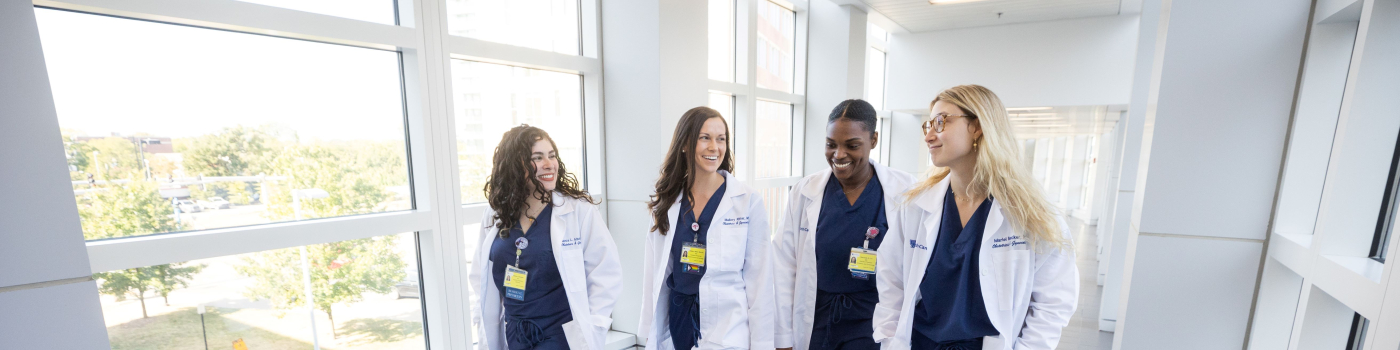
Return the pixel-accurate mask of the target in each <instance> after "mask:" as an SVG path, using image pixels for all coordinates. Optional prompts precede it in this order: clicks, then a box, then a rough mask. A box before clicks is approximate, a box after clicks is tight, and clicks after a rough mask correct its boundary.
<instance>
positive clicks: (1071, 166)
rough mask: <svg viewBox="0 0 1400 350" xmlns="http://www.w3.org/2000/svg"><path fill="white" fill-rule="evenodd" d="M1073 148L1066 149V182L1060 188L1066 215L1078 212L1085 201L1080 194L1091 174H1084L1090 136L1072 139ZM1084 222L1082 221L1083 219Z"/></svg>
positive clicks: (1079, 136)
mask: <svg viewBox="0 0 1400 350" xmlns="http://www.w3.org/2000/svg"><path fill="white" fill-rule="evenodd" d="M1069 142H1070V143H1071V146H1070V147H1067V148H1066V149H1065V152H1066V153H1067V154H1065V181H1064V184H1063V185H1060V187H1062V188H1064V190H1063V191H1062V192H1063V193H1064V196H1063V197H1061V198H1064V199H1063V200H1061V201H1060V202H1062V203H1064V204H1065V206H1064V207H1065V211H1064V212H1065V213H1066V214H1067V215H1068V214H1070V213H1074V212H1078V211H1079V205H1080V204H1081V203H1082V202H1083V201H1084V199H1085V198H1082V197H1083V196H1081V195H1080V194H1081V193H1083V191H1082V190H1083V188H1084V177H1085V176H1088V175H1090V174H1085V173H1084V164H1085V162H1086V161H1087V160H1086V159H1085V157H1084V156H1085V155H1086V154H1087V150H1088V148H1089V136H1088V135H1078V136H1074V137H1072V138H1070V141H1069ZM1081 220H1082V219H1081Z"/></svg>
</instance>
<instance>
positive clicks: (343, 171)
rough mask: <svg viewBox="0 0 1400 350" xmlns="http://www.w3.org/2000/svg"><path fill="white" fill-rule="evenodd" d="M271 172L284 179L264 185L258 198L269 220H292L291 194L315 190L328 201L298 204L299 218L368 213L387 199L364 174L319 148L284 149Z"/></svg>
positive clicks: (327, 150) (300, 146)
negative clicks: (293, 191)
mask: <svg viewBox="0 0 1400 350" xmlns="http://www.w3.org/2000/svg"><path fill="white" fill-rule="evenodd" d="M271 170H272V174H276V175H281V176H287V177H288V179H287V180H284V181H279V182H277V183H274V184H269V185H267V186H266V187H267V191H268V193H264V194H262V197H261V198H260V200H261V201H262V202H263V203H267V214H266V215H268V216H269V218H270V219H273V220H286V219H291V218H293V217H294V216H295V214H294V213H295V212H296V209H297V208H293V207H292V204H293V203H292V202H293V201H292V190H299V189H310V188H319V189H322V190H325V191H326V192H327V193H329V194H330V197H328V198H319V199H312V200H304V201H301V208H300V210H301V213H302V218H320V217H333V216H343V215H353V214H365V213H371V212H374V211H375V207H376V206H378V205H379V203H380V202H382V201H384V199H385V198H388V197H389V194H388V193H386V191H385V190H384V188H383V187H381V186H376V185H375V184H374V183H373V182H372V181H371V180H369V179H368V175H367V174H366V173H365V172H364V171H362V170H361V169H355V168H351V167H350V166H349V163H348V162H347V161H346V160H345V159H344V158H343V157H342V156H340V155H337V154H336V153H335V152H332V150H331V149H329V148H326V147H323V146H316V145H310V146H307V145H296V146H292V147H288V148H287V149H286V150H284V151H283V152H282V153H281V154H280V155H278V156H277V158H276V159H274V160H273V162H272V167H271Z"/></svg>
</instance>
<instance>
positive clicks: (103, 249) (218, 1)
mask: <svg viewBox="0 0 1400 350" xmlns="http://www.w3.org/2000/svg"><path fill="white" fill-rule="evenodd" d="M33 5H34V6H35V7H42V8H50V9H57V10H65V11H74V12H80V13H87V14H95V15H104V16H113V17H119V18H124V19H131V20H142V21H150V22H157V23H164V24H170V25H183V26H192V27H198V28H206V29H215V30H223V31H231V32H236V33H244V34H253V35H263V36H271V37H279V38H288V39H297V40H306V41H313V42H321V43H330V44H339V45H347V46H353V47H361V48H370V49H379V50H388V51H395V52H397V53H398V54H399V69H400V81H399V83H400V84H401V91H402V97H401V98H402V99H403V106H404V115H403V118H404V123H405V125H406V128H405V147H406V152H407V154H406V155H405V161H406V163H407V165H408V177H409V183H410V184H411V189H412V190H411V196H412V198H413V209H411V210H407V211H398V212H387V213H374V214H364V215H354V216H342V217H332V218H322V219H311V220H303V221H294V222H280V223H270V224H260V225H254V226H240V227H229V228H220V229H212V230H201V231H185V232H175V233H171V234H162V235H148V236H136V237H127V238H119V239H109V240H100V241H90V242H86V247H87V252H88V261H89V266H90V268H91V269H92V271H95V272H104V271H114V270H122V269H129V268H137V267H145V266H153V265H161V264H169V263H176V262H182V261H189V260H196V259H202V258H212V257H220V256H228V255H235V254H244V253H253V252H261V251H267V250H273V249H282V248H292V247H298V246H306V245H313V244H322V243H330V242H337V241H344V240H350V239H359V238H367V237H376V236H383V235H392V234H398V233H403V232H414V233H415V235H416V237H417V246H416V247H415V248H416V251H417V252H418V256H417V261H416V263H417V264H418V267H417V271H418V274H419V276H420V279H419V280H420V281H421V282H420V288H421V289H420V295H421V296H422V297H421V298H420V302H421V303H422V310H423V318H424V321H425V322H424V324H423V327H424V338H425V346H426V348H429V349H458V348H470V347H472V344H473V339H472V335H471V332H470V331H469V329H470V328H471V317H470V310H471V306H470V305H469V302H468V300H469V298H468V295H467V293H468V291H467V289H466V288H462V286H465V285H466V284H467V283H466V282H467V276H468V274H469V272H470V268H468V266H470V265H468V262H469V260H470V258H471V257H470V256H467V253H466V252H465V251H464V248H465V247H466V244H465V243H466V240H468V239H474V237H475V235H472V234H468V233H466V232H463V226H466V225H472V224H477V223H480V221H481V214H482V212H483V211H484V210H485V208H486V207H487V205H486V204H484V203H479V204H473V205H463V204H462V199H461V195H460V193H461V191H460V189H459V187H460V186H459V184H460V179H459V176H460V174H459V173H458V171H457V166H458V163H457V149H456V148H457V147H456V129H455V125H454V124H455V118H454V113H453V106H452V104H453V101H452V98H451V97H452V94H451V91H452V86H451V74H450V69H451V68H450V65H451V61H450V60H451V59H467V60H472V61H480V62H487V63H497V64H504V65H511V66H518V67H526V68H533V69H541V70H549V71H558V72H566V73H572V74H578V75H580V76H581V80H580V83H581V84H582V85H583V86H582V89H581V90H582V99H583V111H582V112H583V113H582V115H583V118H582V119H581V120H580V122H581V123H583V135H582V136H583V139H584V145H583V146H584V157H585V159H584V160H583V162H584V163H583V164H584V169H580V170H578V172H579V175H581V176H583V178H584V182H585V184H586V186H587V188H588V189H589V190H590V192H591V193H592V195H593V196H594V198H595V199H599V200H606V192H605V186H606V184H605V182H604V179H605V178H606V174H605V169H604V167H603V163H602V162H601V161H599V160H601V159H603V146H602V145H603V143H602V140H601V138H598V137H590V136H591V135H602V128H603V125H602V112H603V111H602V62H601V60H600V37H599V31H600V21H599V16H600V13H599V7H598V0H579V24H580V32H579V37H580V46H581V52H580V54H579V55H566V54H560V53H555V52H552V51H543V50H536V49H530V48H524V47H518V46H512V45H508V44H502V43H495V42H489V41H484V40H479V39H472V38H465V37H457V36H452V35H449V34H448V30H447V13H446V10H445V8H446V2H445V0H433V1H414V0H399V1H397V2H395V13H396V17H397V18H396V20H397V23H398V25H388V24H379V23H373V22H366V21H360V20H355V19H349V18H343V17H336V16H331V15H323V14H317V13H311V12H303V11H298V10H291V9H286V8H281V7H274V6H267V5H260V4H255V3H247V2H241V1H233V0H149V1H139V2H137V1H107V0H35V1H34V2H33ZM449 189H450V190H449ZM68 195H70V194H67V193H65V194H63V195H62V196H57V197H54V198H49V199H44V200H63V201H71V199H70V198H68V197H67V196H68ZM69 203H71V202H69ZM69 205H71V204H69ZM604 210H606V209H604ZM468 236H470V237H471V238H468Z"/></svg>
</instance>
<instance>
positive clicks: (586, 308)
mask: <svg viewBox="0 0 1400 350" xmlns="http://www.w3.org/2000/svg"><path fill="white" fill-rule="evenodd" d="M553 196H554V203H555V207H554V208H553V212H552V213H551V214H550V223H549V230H550V241H551V242H550V244H552V245H553V246H554V262H555V264H556V265H558V266H559V276H560V277H561V278H562V279H563V280H564V292H565V294H566V295H567V296H568V299H569V310H570V313H572V314H573V318H574V320H573V321H570V322H568V323H565V324H564V333H565V338H566V339H567V340H568V343H569V348H571V349H577V350H585V349H587V350H602V349H603V344H604V341H605V340H606V339H607V333H608V329H609V328H611V327H612V309H613V306H614V305H615V304H616V302H617V296H618V295H619V294H621V293H622V263H621V262H620V261H619V260H618V257H617V245H615V244H613V239H612V234H611V233H609V232H608V227H607V225H606V224H605V222H604V221H603V216H602V214H599V212H598V206H597V205H594V204H592V203H588V202H585V201H582V200H578V199H574V198H569V197H565V196H563V195H560V194H559V193H557V192H555V193H553ZM493 215H495V211H494V210H491V209H487V210H486V212H485V213H483V214H482V219H481V234H480V236H478V237H477V241H478V242H480V244H479V245H478V249H477V251H476V258H475V259H476V260H475V264H474V266H472V269H471V274H470V277H469V278H468V279H469V282H468V283H469V286H470V287H471V288H472V299H473V300H472V301H473V302H474V303H475V307H473V308H472V325H473V327H477V330H478V331H480V334H481V337H482V338H484V339H481V340H480V341H478V342H477V349H479V350H504V349H506V342H505V327H503V326H504V325H505V322H504V321H503V320H502V318H501V317H502V316H501V315H502V313H503V311H504V309H503V307H502V306H501V294H500V290H499V289H497V288H496V286H495V285H494V284H495V279H494V278H492V276H491V265H492V262H491V243H492V242H493V241H494V240H496V239H498V236H497V229H496V226H495V225H493V224H491V223H492V221H493V218H492V216H493ZM483 321H485V322H483Z"/></svg>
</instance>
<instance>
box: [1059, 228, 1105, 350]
mask: <svg viewBox="0 0 1400 350" xmlns="http://www.w3.org/2000/svg"><path fill="white" fill-rule="evenodd" d="M1066 220H1067V221H1068V222H1069V229H1070V231H1071V232H1072V234H1073V235H1074V250H1075V255H1076V258H1077V260H1078V261H1076V262H1075V265H1078V267H1079V308H1078V309H1075V310H1074V316H1072V317H1070V319H1069V326H1066V327H1065V330H1064V334H1063V335H1062V336H1061V338H1060V346H1059V349H1062V350H1109V349H1112V348H1113V332H1103V331H1099V321H1098V318H1099V317H1098V316H1099V300H1100V299H1101V298H1102V295H1103V287H1100V286H1099V285H1098V282H1097V281H1096V272H1095V271H1096V270H1097V265H1098V262H1096V261H1094V256H1095V255H1096V254H1097V253H1096V252H1097V250H1098V247H1097V243H1098V239H1097V238H1096V237H1095V236H1094V231H1095V229H1096V228H1095V226H1092V225H1085V224H1084V222H1082V221H1079V220H1078V219H1075V218H1070V217H1067V218H1066Z"/></svg>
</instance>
